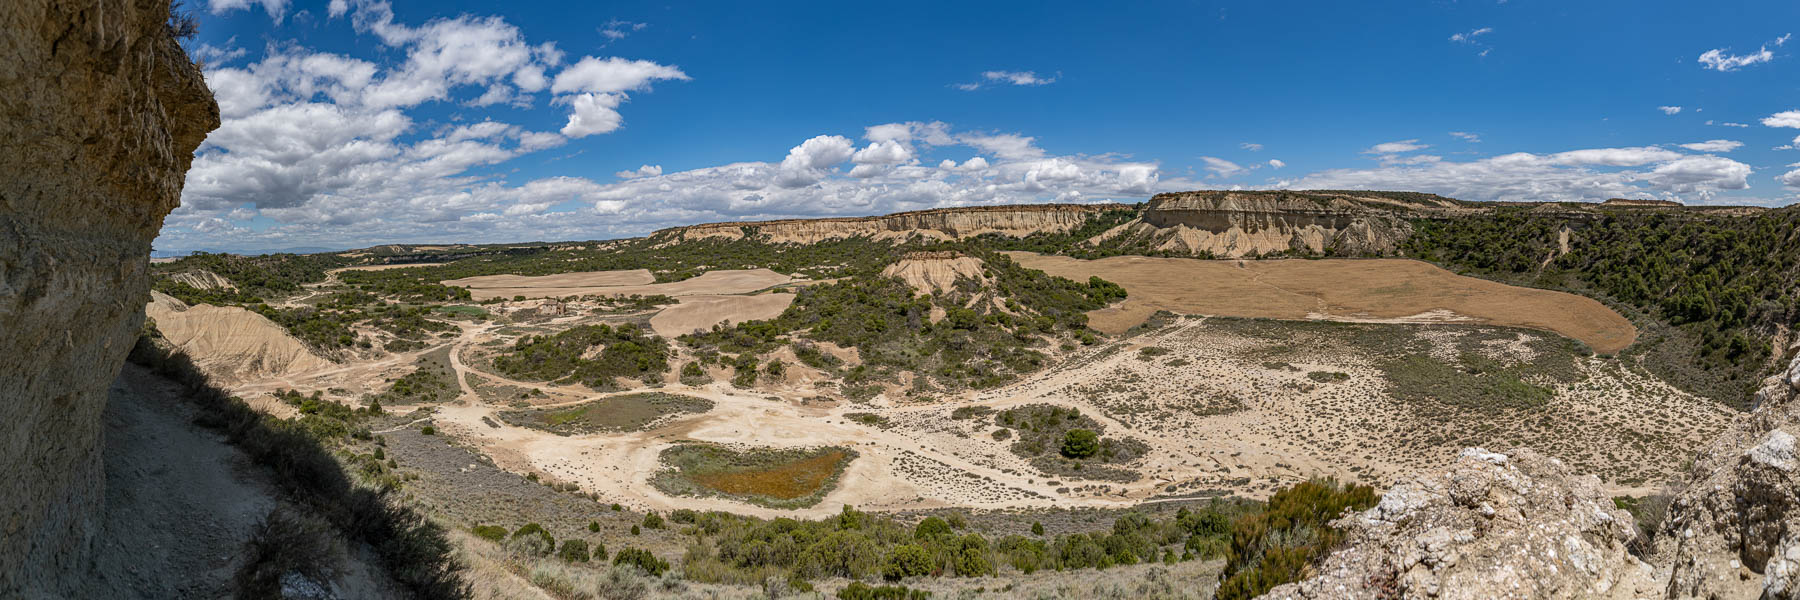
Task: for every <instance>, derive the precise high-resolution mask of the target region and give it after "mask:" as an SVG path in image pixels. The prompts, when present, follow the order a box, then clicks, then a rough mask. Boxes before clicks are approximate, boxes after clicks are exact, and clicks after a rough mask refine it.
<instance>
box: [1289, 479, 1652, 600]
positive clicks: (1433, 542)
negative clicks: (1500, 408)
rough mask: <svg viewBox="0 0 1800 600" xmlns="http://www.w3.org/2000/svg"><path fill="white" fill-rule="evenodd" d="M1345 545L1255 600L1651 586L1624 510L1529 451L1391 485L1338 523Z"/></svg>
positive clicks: (1585, 593) (1556, 592) (1588, 482)
mask: <svg viewBox="0 0 1800 600" xmlns="http://www.w3.org/2000/svg"><path fill="white" fill-rule="evenodd" d="M1335 525H1336V526H1337V527H1340V528H1342V529H1345V530H1346V531H1347V532H1348V534H1349V535H1348V538H1347V539H1348V543H1347V544H1345V546H1344V547H1342V548H1340V549H1338V550H1336V551H1334V552H1332V553H1331V554H1330V555H1329V556H1328V557H1327V558H1326V559H1325V561H1324V563H1323V564H1321V565H1319V567H1318V568H1317V571H1316V572H1317V573H1318V575H1317V576H1315V577H1313V578H1312V579H1308V580H1306V581H1302V582H1300V583H1297V584H1288V585H1284V586H1281V587H1278V588H1275V589H1274V590H1272V591H1270V592H1269V593H1268V594H1267V595H1265V596H1264V598H1272V599H1295V600H1298V599H1317V598H1368V599H1376V598H1457V599H1464V598H1466V599H1469V600H1479V599H1487V598H1571V599H1573V598H1621V599H1623V598H1642V597H1645V596H1646V595H1650V594H1654V593H1658V592H1660V586H1659V585H1658V583H1657V581H1656V578H1655V576H1654V574H1653V571H1652V569H1651V568H1650V566H1649V565H1646V564H1644V563H1643V562H1640V561H1639V560H1638V559H1637V558H1635V557H1633V556H1632V555H1631V554H1630V553H1629V552H1627V550H1626V543H1627V542H1628V541H1630V540H1632V539H1634V538H1636V536H1637V532H1636V530H1635V529H1634V528H1633V526H1632V517H1631V515H1630V514H1629V513H1627V512H1625V511H1623V510H1619V509H1617V508H1614V506H1613V503H1612V500H1611V499H1610V498H1609V497H1608V496H1607V495H1606V493H1605V491H1604V489H1603V488H1602V487H1601V484H1600V480H1599V479H1598V478H1595V477H1594V476H1592V475H1584V476H1578V475H1576V474H1574V473H1572V472H1571V471H1570V470H1569V469H1568V467H1566V466H1564V465H1563V464H1562V463H1561V462H1559V461H1557V460H1556V459H1554V458H1547V457H1544V456H1542V455H1539V454H1537V453H1535V452H1532V451H1530V450H1521V451H1518V452H1515V453H1513V454H1511V455H1507V454H1499V453H1493V452H1488V451H1486V450H1482V449H1479V448H1470V449H1468V450H1464V451H1463V453H1462V455H1461V456H1460V457H1458V460H1457V462H1456V463H1455V465H1453V466H1452V467H1451V468H1450V470H1449V472H1447V473H1434V474H1430V475H1423V476H1419V477H1417V478H1415V479H1413V480H1412V481H1409V482H1407V483H1403V484H1400V485H1398V486H1395V487H1394V488H1393V489H1390V490H1388V491H1387V493H1385V494H1384V495H1383V496H1382V499H1381V503H1380V504H1378V505H1376V507H1375V508H1372V509H1369V510H1368V511H1366V512H1363V513H1360V514H1355V515H1351V516H1348V517H1345V518H1343V519H1340V520H1338V521H1337V522H1336V523H1335Z"/></svg>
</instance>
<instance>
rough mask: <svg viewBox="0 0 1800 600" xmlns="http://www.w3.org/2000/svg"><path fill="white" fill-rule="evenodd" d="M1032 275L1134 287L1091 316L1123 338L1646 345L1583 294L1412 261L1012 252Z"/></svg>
mask: <svg viewBox="0 0 1800 600" xmlns="http://www.w3.org/2000/svg"><path fill="white" fill-rule="evenodd" d="M1007 254H1008V255H1009V256H1011V257H1012V258H1013V260H1016V261H1019V264H1021V265H1024V266H1025V267H1027V268H1032V269H1040V270H1042V271H1044V272H1046V273H1049V274H1051V275H1056V276H1059V277H1067V278H1070V279H1074V280H1076V281H1085V280H1087V278H1088V277H1090V276H1095V275H1097V276H1100V277H1101V278H1104V279H1106V280H1108V281H1112V282H1114V283H1117V284H1119V285H1121V286H1124V287H1125V290H1126V291H1127V292H1130V294H1131V297H1130V298H1129V299H1127V300H1126V301H1125V302H1124V303H1122V304H1121V305H1119V306H1114V307H1108V308H1105V309H1101V310H1098V311H1094V312H1092V313H1089V319H1090V322H1091V324H1092V325H1093V326H1094V328H1095V329H1099V330H1101V331H1105V332H1107V333H1117V332H1121V331H1125V330H1126V329H1130V328H1131V327H1132V326H1134V325H1137V324H1138V323H1142V322H1143V321H1144V319H1145V318H1146V317H1148V316H1150V314H1152V313H1154V312H1156V311H1158V310H1167V311H1171V312H1176V313H1184V314H1201V315H1216V316H1226V317H1252V318H1270V319H1315V320H1333V321H1357V322H1383V321H1393V322H1473V323H1488V324H1493V325H1509V326H1514V327H1527V328H1531V329H1540V330H1544V331H1551V332H1555V333H1558V334H1562V335H1564V336H1567V337H1571V338H1574V339H1577V340H1580V341H1581V342H1582V343H1585V344H1587V345H1588V347H1589V348H1592V349H1593V350H1594V351H1595V352H1599V353H1602V354H1610V353H1614V352H1618V351H1619V350H1622V349H1624V348H1625V347H1626V346H1630V345H1631V343H1632V341H1634V340H1636V339H1637V328H1636V327H1635V326H1633V325H1632V324H1631V321H1629V320H1627V319H1626V318H1625V317H1623V316H1620V315H1619V313H1617V312H1613V310H1612V309H1610V308H1607V307H1606V305H1604V304H1601V303H1600V302H1598V301H1596V300H1594V299H1592V298H1587V297H1584V296H1577V295H1575V294H1568V293H1563V292H1553V291H1549V290H1538V289H1531V288H1522V287H1516V286H1510V285H1506V284H1503V283H1497V282H1493V281H1487V280H1485V279H1476V278H1473V277H1464V276H1461V275H1457V274H1455V273H1451V272H1449V271H1446V270H1444V269H1441V268H1438V267H1437V266H1435V265H1432V264H1429V263H1424V262H1420V261H1416V260H1404V259H1375V260H1363V259H1323V260H1251V261H1233V260H1198V259H1191V258H1147V257H1142V256H1115V257H1111V258H1103V259H1100V260H1080V259H1074V258H1068V257H1063V256H1044V255H1039V254H1034V253H1030V252H1008V253H1007Z"/></svg>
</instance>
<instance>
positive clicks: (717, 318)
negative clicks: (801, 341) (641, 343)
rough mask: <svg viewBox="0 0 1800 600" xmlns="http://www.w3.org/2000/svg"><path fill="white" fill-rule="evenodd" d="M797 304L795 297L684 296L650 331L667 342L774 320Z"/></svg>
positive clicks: (652, 321)
mask: <svg viewBox="0 0 1800 600" xmlns="http://www.w3.org/2000/svg"><path fill="white" fill-rule="evenodd" d="M793 303H794V295H793V294H783V293H770V294H757V295H754V296H716V295H705V296H682V297H681V302H680V303H679V304H676V305H674V306H671V307H668V308H665V309H662V312H658V313H656V316H653V317H650V328H651V329H653V330H655V331H656V335H660V336H663V337H666V338H674V337H676V336H680V335H684V334H689V333H693V332H696V331H706V330H708V329H712V326H714V325H720V324H726V325H729V324H731V323H742V322H744V321H758V320H767V319H773V318H775V317H778V316H781V312H782V311H784V310H787V307H788V305H790V304H793Z"/></svg>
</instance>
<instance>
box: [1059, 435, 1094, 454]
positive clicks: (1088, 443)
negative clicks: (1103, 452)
mask: <svg viewBox="0 0 1800 600" xmlns="http://www.w3.org/2000/svg"><path fill="white" fill-rule="evenodd" d="M1099 453H1100V434H1097V433H1094V432H1092V431H1088V430H1086V429H1070V430H1069V432H1068V433H1065V434H1063V443H1062V455H1063V456H1067V457H1069V458H1088V457H1091V456H1093V455H1095V454H1099Z"/></svg>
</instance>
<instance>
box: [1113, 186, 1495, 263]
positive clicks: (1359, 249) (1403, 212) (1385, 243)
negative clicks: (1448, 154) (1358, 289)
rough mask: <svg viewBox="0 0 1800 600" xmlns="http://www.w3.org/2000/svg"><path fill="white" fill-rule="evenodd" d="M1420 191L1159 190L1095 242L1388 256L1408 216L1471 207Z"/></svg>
mask: <svg viewBox="0 0 1800 600" xmlns="http://www.w3.org/2000/svg"><path fill="white" fill-rule="evenodd" d="M1418 196H1420V197H1421V198H1423V199H1421V200H1396V199H1391V198H1383V197H1377V196H1366V197H1361V196H1353V195H1348V193H1333V192H1289V191H1266V192H1238V191H1197V192H1181V193H1173V194H1157V195H1156V196H1154V197H1152V198H1151V199H1150V202H1149V203H1148V204H1147V205H1145V207H1144V211H1143V214H1142V215H1141V216H1140V217H1139V218H1138V219H1136V220H1134V221H1132V222H1129V223H1126V224H1124V225H1120V226H1118V227H1115V228H1113V229H1111V230H1108V231H1107V232H1106V233H1103V234H1101V235H1100V236H1098V237H1096V238H1095V240H1094V241H1096V242H1104V241H1107V240H1114V243H1118V242H1121V241H1129V242H1130V243H1132V244H1133V245H1137V246H1144V247H1148V248H1150V249H1154V250H1160V251H1166V252H1173V253H1177V254H1190V255H1212V256H1217V257H1232V258H1235V257H1241V256H1262V255H1270V254H1281V253H1285V252H1289V251H1298V252H1305V253H1310V254H1329V255H1340V256H1361V255H1376V254H1385V253H1391V252H1393V250H1394V249H1395V247H1396V246H1398V245H1399V243H1400V242H1401V241H1402V240H1405V239H1406V237H1407V236H1409V235H1412V224H1411V222H1410V219H1414V218H1418V217H1421V216H1427V215H1436V214H1453V213H1456V212H1460V211H1465V210H1468V209H1465V208H1462V207H1461V206H1460V204H1459V203H1456V202H1455V201H1452V200H1448V199H1438V198H1435V197H1432V196H1428V195H1424V194H1419V195H1418Z"/></svg>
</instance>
